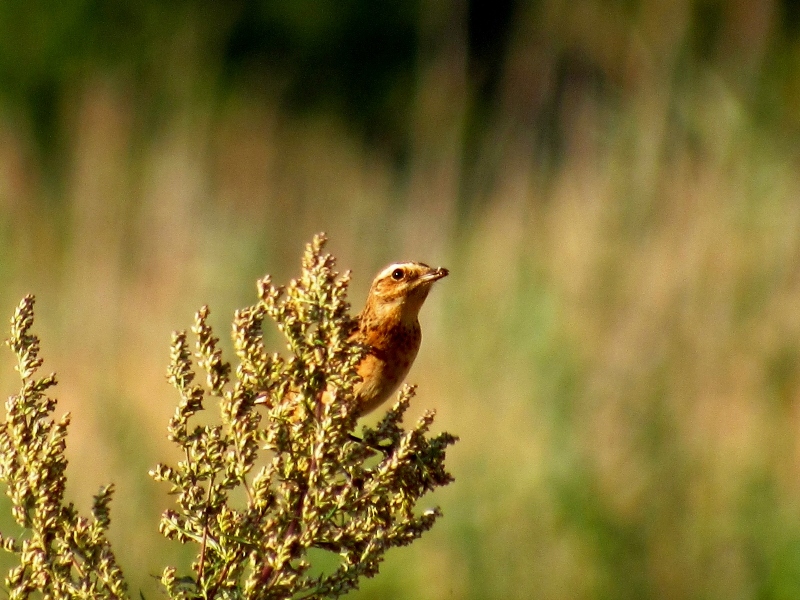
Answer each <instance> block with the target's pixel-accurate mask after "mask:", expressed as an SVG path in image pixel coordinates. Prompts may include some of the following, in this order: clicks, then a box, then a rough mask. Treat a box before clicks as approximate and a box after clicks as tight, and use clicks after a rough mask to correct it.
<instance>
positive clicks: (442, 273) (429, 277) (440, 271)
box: [419, 267, 450, 283]
mask: <svg viewBox="0 0 800 600" xmlns="http://www.w3.org/2000/svg"><path fill="white" fill-rule="evenodd" d="M449 274H450V271H448V270H447V269H445V268H444V267H437V268H435V269H431V270H430V271H429V272H428V273H425V275H423V276H422V277H420V278H419V280H420V282H426V283H427V282H434V281H437V280H439V279H441V278H442V277H447V276H448V275H449Z"/></svg>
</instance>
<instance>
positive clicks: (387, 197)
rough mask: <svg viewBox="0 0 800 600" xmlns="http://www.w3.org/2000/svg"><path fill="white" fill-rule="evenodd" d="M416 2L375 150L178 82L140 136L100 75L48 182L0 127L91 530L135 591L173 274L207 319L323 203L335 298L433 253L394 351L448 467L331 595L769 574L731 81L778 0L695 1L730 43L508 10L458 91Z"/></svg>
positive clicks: (269, 267) (750, 61)
mask: <svg viewBox="0 0 800 600" xmlns="http://www.w3.org/2000/svg"><path fill="white" fill-rule="evenodd" d="M447 6H448V7H449V8H448V9H447V10H450V11H452V12H451V13H448V12H447V10H445V11H444V15H442V14H438V15H436V17H437V18H433V17H432V18H431V19H430V22H426V23H425V24H423V25H422V26H421V31H422V33H421V35H422V36H423V39H427V40H428V41H429V42H430V43H428V44H426V45H425V47H426V48H428V50H427V51H426V52H425V53H423V54H422V55H421V56H420V68H419V74H418V79H417V82H416V84H417V86H418V88H417V92H416V94H417V97H416V98H417V99H416V110H415V112H414V120H413V123H412V124H411V129H412V132H413V135H412V138H413V143H412V154H411V160H410V162H409V165H410V166H409V168H408V170H407V171H404V172H402V173H400V174H398V172H397V171H396V170H395V167H394V165H393V164H392V161H391V160H390V159H389V158H388V157H384V156H381V155H380V154H378V153H376V152H374V151H373V150H372V149H370V148H367V147H365V146H363V145H362V144H361V143H359V142H358V141H355V140H354V139H353V138H352V137H351V136H350V135H349V134H348V132H347V130H346V128H345V127H344V126H342V125H341V124H340V123H339V122H338V121H337V120H336V119H335V118H331V117H326V116H315V117H309V118H306V119H298V118H294V117H290V116H287V115H286V114H285V113H283V112H282V111H281V110H280V109H279V108H278V104H277V102H271V101H269V100H264V99H263V98H262V99H258V98H254V97H251V96H247V95H245V94H241V95H235V94H234V95H232V96H230V97H229V98H228V99H227V100H226V102H225V103H223V104H222V105H218V104H215V103H213V102H211V101H209V100H208V99H207V98H203V97H202V95H200V97H195V96H192V94H191V93H189V92H188V91H187V90H183V92H181V91H178V92H176V94H177V95H178V96H179V97H180V98H181V99H182V100H181V102H179V103H178V104H177V109H175V110H174V112H173V113H172V114H171V116H170V117H169V118H168V119H166V121H165V123H164V126H163V128H161V129H160V130H159V131H158V132H157V133H156V134H154V135H153V136H152V137H149V138H146V139H145V138H144V137H143V136H142V135H141V134H140V133H138V132H137V130H136V128H137V104H136V99H135V96H132V95H131V94H130V90H129V89H128V88H127V87H126V84H125V82H124V80H120V79H118V78H115V77H111V76H105V75H103V74H102V73H98V74H96V76H94V77H91V78H89V79H87V80H86V81H84V82H82V83H81V84H80V85H78V86H76V89H75V90H74V97H73V98H72V101H71V102H69V106H68V109H67V113H66V114H65V115H64V119H66V120H67V122H68V123H69V132H70V134H69V136H68V142H67V147H66V152H65V155H64V157H63V161H64V173H65V176H64V180H65V186H64V190H63V198H62V197H59V198H55V199H54V198H52V197H51V196H50V194H51V192H50V188H49V187H48V186H47V185H46V183H45V181H44V178H43V176H42V173H41V169H40V168H39V167H38V166H37V161H36V157H35V152H34V151H33V150H32V148H31V144H32V142H31V141H30V140H29V139H28V137H27V134H26V132H25V130H24V128H22V127H21V126H19V124H16V123H14V122H13V121H0V231H2V237H0V300H2V306H4V307H6V308H5V309H4V312H5V314H10V312H11V307H12V306H14V304H15V303H16V302H17V300H18V299H19V298H20V297H21V296H22V295H23V293H26V292H34V293H36V294H37V296H38V297H39V299H40V301H39V313H40V317H39V323H40V328H41V332H42V339H43V344H44V347H45V349H46V350H47V354H48V356H58V357H59V358H57V359H56V360H54V361H53V364H52V365H51V368H53V369H55V370H57V371H58V372H59V374H60V379H61V381H62V382H63V383H62V386H61V394H62V398H61V400H62V402H63V405H64V407H65V408H66V409H68V410H70V411H71V412H72V413H73V432H72V433H73V435H72V436H71V437H70V445H69V449H68V451H69V453H70V457H71V460H72V464H71V466H70V480H71V483H72V485H74V486H76V488H80V491H78V489H76V490H75V496H76V497H79V498H83V497H88V494H87V493H86V490H90V491H91V490H94V489H96V487H97V485H98V484H99V482H104V481H115V483H116V485H117V488H118V489H119V495H118V501H117V503H116V505H115V526H114V528H112V531H111V537H112V541H114V542H115V544H116V547H117V550H118V552H119V558H120V561H121V563H122V565H123V567H124V568H125V570H126V572H127V573H129V574H131V575H133V574H135V573H137V572H138V573H141V577H142V579H141V581H140V582H138V583H139V585H141V586H143V587H144V589H145V590H148V589H152V586H153V584H152V583H151V582H149V581H148V580H147V577H146V574H147V573H153V572H155V570H156V566H155V565H157V564H162V563H164V562H165V560H166V561H170V560H172V557H167V558H166V559H163V558H162V557H163V556H166V553H168V552H170V551H171V550H170V549H169V548H167V547H166V546H164V545H163V544H162V543H161V541H160V540H159V536H158V534H157V532H156V529H155V524H156V522H157V515H158V514H159V512H160V511H161V510H162V509H163V507H164V506H165V504H166V500H165V499H164V498H162V497H160V496H159V495H158V493H157V492H158V490H156V489H155V486H152V484H151V483H150V482H149V481H148V480H147V477H146V468H147V467H146V466H147V465H148V464H151V463H152V462H153V461H154V460H156V458H157V457H160V456H163V455H164V454H165V453H166V454H168V452H169V449H168V447H167V445H166V443H165V442H166V438H165V435H164V433H163V432H164V426H165V423H166V422H167V420H168V418H169V415H170V414H171V412H172V401H171V400H170V394H169V390H168V388H167V386H166V384H165V382H164V376H163V374H164V371H165V368H166V363H167V351H168V336H169V332H170V331H171V330H173V329H176V328H179V327H180V326H181V324H182V323H185V322H186V321H187V319H188V318H189V316H190V315H191V314H192V312H193V311H194V310H195V309H196V307H197V306H199V305H200V304H202V303H204V302H208V303H210V304H211V305H212V306H213V307H214V314H215V315H217V318H219V319H220V322H227V319H228V316H226V315H230V314H231V313H232V310H233V309H234V307H236V306H241V305H243V304H247V303H249V302H250V301H251V299H252V295H253V294H252V292H253V290H252V289H251V288H250V286H251V282H252V281H254V279H255V278H256V277H257V276H259V275H262V274H263V273H264V272H267V271H270V272H272V273H273V274H274V275H275V276H276V280H278V281H281V280H282V278H283V277H284V276H286V275H288V274H289V273H291V272H293V271H294V270H295V265H294V257H295V256H296V255H297V253H298V250H299V248H301V246H302V243H303V240H305V239H307V238H308V237H309V236H310V235H311V233H313V232H314V231H317V230H325V231H327V232H328V233H329V236H330V239H331V249H332V251H333V252H334V254H336V255H337V256H339V259H340V264H341V266H342V267H343V268H352V269H353V270H354V272H355V285H354V294H355V295H354V296H353V298H352V301H353V304H354V308H355V309H356V310H357V309H358V308H360V302H361V292H364V293H365V292H366V288H367V285H368V282H369V279H370V277H371V275H372V274H373V273H374V272H375V271H376V270H377V269H378V268H379V267H380V266H381V265H383V264H384V263H386V262H389V261H391V260H395V259H397V258H415V259H422V260H427V261H430V262H432V263H436V264H439V263H442V264H447V265H448V266H449V267H451V268H452V273H453V276H452V277H451V278H450V279H449V280H448V283H447V286H446V287H447V289H443V290H442V293H441V294H438V295H437V297H436V298H431V301H430V303H429V304H430V306H427V307H426V310H425V314H423V319H425V320H426V321H427V322H426V327H425V329H426V332H430V333H429V334H428V336H427V338H426V342H425V344H423V349H422V353H421V355H420V359H419V360H418V361H417V366H416V367H415V370H414V371H413V373H412V377H411V379H412V380H413V381H414V382H418V383H420V384H421V387H420V393H419V395H418V398H416V400H415V402H416V410H418V411H421V410H422V409H423V408H427V407H430V406H436V407H437V408H438V409H439V410H440V422H441V426H442V427H443V428H444V429H457V430H458V431H459V432H461V433H462V440H463V441H462V443H461V444H460V445H459V447H457V448H456V449H455V450H454V451H453V461H454V462H453V463H452V464H453V466H454V468H453V471H454V473H455V475H456V478H457V483H456V485H454V486H451V488H450V489H448V490H445V491H444V492H442V493H441V494H440V495H439V496H438V497H437V502H440V503H441V504H442V506H443V510H444V514H445V518H444V519H443V520H442V526H441V527H440V528H439V529H438V530H435V531H434V532H433V533H432V534H431V536H430V537H429V539H427V540H422V541H421V542H420V544H419V545H417V546H416V547H415V548H413V549H409V550H403V551H398V552H397V555H396V556H395V555H390V556H389V561H388V563H387V565H386V570H385V573H384V574H383V575H382V576H381V577H380V578H378V579H377V580H376V581H374V582H370V585H368V586H367V587H365V588H364V590H362V592H361V595H360V596H359V597H364V598H367V597H373V596H374V597H386V596H387V594H388V595H391V597H395V598H401V597H408V598H444V597H447V598H476V599H477V598H528V597H537V598H564V599H567V598H570V599H572V598H581V597H586V598H590V597H591V598H647V597H665V598H733V597H753V596H760V597H778V596H779V597H786V596H789V595H792V596H796V595H797V594H798V593H800V550H798V549H799V548H800V487H799V485H798V482H800V478H798V468H800V443H799V442H800V436H798V432H797V428H798V419H800V410H799V408H800V403H798V389H799V387H798V385H799V383H800V380H798V376H797V372H798V365H800V343H799V342H798V341H799V340H800V311H798V310H797V306H798V300H800V277H799V276H798V270H797V264H798V257H800V236H798V233H797V232H798V231H800V204H798V202H797V198H798V197H799V196H800V189H798V187H799V183H798V179H797V175H796V174H797V165H798V147H797V143H796V140H794V139H792V138H791V137H789V136H788V135H786V132H785V131H783V130H782V129H781V128H780V127H779V125H776V124H775V123H771V122H769V121H768V122H767V123H766V124H765V123H764V122H762V121H760V120H759V118H758V114H756V111H755V109H754V107H753V103H751V102H749V99H750V98H751V97H752V96H753V95H757V94H758V93H766V92H759V90H760V89H761V88H759V86H760V85H767V84H769V81H767V83H766V84H764V83H762V81H763V80H764V79H767V80H768V78H769V76H770V75H771V73H772V70H771V69H772V67H771V64H769V63H768V62H767V59H768V52H769V46H770V42H771V38H770V36H771V35H773V33H772V32H773V30H774V28H775V25H774V21H775V19H777V16H776V14H777V13H776V12H775V11H777V8H775V5H774V4H770V3H754V4H748V5H744V4H735V5H734V4H733V3H730V4H725V5H724V7H723V8H724V10H725V11H727V12H725V14H724V15H723V17H724V18H722V19H720V21H721V22H722V23H723V25H722V26H723V27H725V28H727V29H728V30H729V31H728V34H726V35H725V36H722V39H725V40H730V44H729V45H728V46H725V45H723V46H722V47H720V48H718V49H717V52H716V54H714V55H713V56H711V57H710V58H709V59H708V61H707V62H700V61H696V62H691V61H688V59H687V58H686V54H687V51H686V48H687V46H688V45H690V44H691V43H692V42H691V40H692V36H693V35H696V31H697V28H698V27H700V26H701V25H702V23H701V22H700V21H701V19H700V17H698V16H697V15H696V14H695V13H694V12H693V11H694V10H695V9H696V5H695V4H694V3H691V2H684V3H677V4H676V3H667V2H650V3H643V4H642V5H641V7H640V11H639V12H638V13H637V14H636V16H635V18H631V17H630V16H629V15H628V14H627V13H625V12H624V11H623V8H622V6H621V5H620V6H616V5H614V6H611V7H609V6H607V5H606V3H601V2H583V3H578V4H574V5H573V4H565V3H562V2H555V1H549V2H544V3H538V4H536V5H530V6H527V5H523V6H522V8H520V11H519V15H518V19H517V22H516V23H515V27H516V33H515V35H514V37H513V40H512V44H511V46H510V49H509V51H508V54H507V56H506V59H505V62H504V71H503V73H502V76H501V78H500V82H499V84H498V90H499V91H498V101H497V104H496V106H494V107H493V110H492V111H491V112H490V114H488V115H487V116H486V117H485V118H484V117H483V116H481V115H480V114H479V112H478V109H477V99H476V97H475V95H474V91H473V90H472V87H471V79H470V76H471V75H470V73H469V72H468V65H467V64H466V59H465V48H464V44H465V40H464V37H463V31H462V29H461V28H460V27H461V25H463V15H461V14H460V13H459V5H458V3H453V4H449V5H447ZM769 7H773V8H772V10H773V12H772V13H770V12H769ZM764 11H766V12H764ZM770 19H772V21H770ZM765 22H766V24H765ZM770 23H772V25H770ZM426 28H427V29H426ZM787 52H788V50H787ZM734 58H736V59H737V60H734ZM165 68H168V69H169V68H172V69H176V68H179V66H176V65H172V66H170V63H169V61H167V66H166V67H165ZM181 82H182V83H181ZM192 83H193V82H192V81H191V75H190V76H189V78H188V80H187V79H184V80H180V81H178V83H175V84H174V85H176V86H180V85H185V86H187V87H191V85H192ZM798 89H800V88H798ZM184 92H185V93H184ZM781 101H782V102H788V103H791V98H788V99H784V100H781ZM795 102H796V98H795ZM476 120H478V121H480V123H479V126H477V127H476V129H477V131H478V134H477V137H476V138H475V139H476V140H477V141H476V142H474V144H473V145H471V146H465V142H464V139H465V135H464V131H465V128H466V127H467V125H468V124H470V123H473V122H474V121H476ZM793 125H794V126H796V123H794V124H793ZM54 346H55V347H54ZM276 349H278V348H276ZM0 364H4V365H5V366H4V367H3V368H2V369H0V383H2V389H4V390H11V389H13V387H12V383H11V381H12V380H13V372H12V369H11V360H10V357H9V356H6V357H5V358H4V359H3V360H2V361H0ZM8 393H10V392H8ZM126 499H127V500H126ZM126 549H129V550H126ZM153 556H158V559H157V560H150V557H153ZM131 583H132V589H134V590H135V589H136V588H137V582H135V581H133V580H132V581H131ZM148 586H150V587H148Z"/></svg>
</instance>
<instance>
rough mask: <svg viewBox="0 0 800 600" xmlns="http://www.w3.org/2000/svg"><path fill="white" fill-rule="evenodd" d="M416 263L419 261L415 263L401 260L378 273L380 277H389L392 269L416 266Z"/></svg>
mask: <svg viewBox="0 0 800 600" xmlns="http://www.w3.org/2000/svg"><path fill="white" fill-rule="evenodd" d="M416 265H417V263H414V262H399V263H394V264H392V265H389V266H388V267H386V268H385V269H384V270H383V271H381V272H380V273H379V274H378V279H383V278H384V277H388V276H389V274H390V273H391V272H392V271H394V270H395V269H399V268H406V269H407V268H409V267H414V266H416Z"/></svg>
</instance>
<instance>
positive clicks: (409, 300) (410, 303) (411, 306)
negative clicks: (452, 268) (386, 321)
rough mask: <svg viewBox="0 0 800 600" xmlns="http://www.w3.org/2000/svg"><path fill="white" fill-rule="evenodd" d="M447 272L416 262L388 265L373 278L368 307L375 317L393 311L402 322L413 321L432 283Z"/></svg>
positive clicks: (387, 314)
mask: <svg viewBox="0 0 800 600" xmlns="http://www.w3.org/2000/svg"><path fill="white" fill-rule="evenodd" d="M448 274H449V271H448V270H447V269H445V268H444V267H429V266H428V265H426V264H424V263H418V262H400V263H394V264H392V265H389V266H388V267H386V268H385V269H383V271H381V272H380V273H378V276H377V277H375V280H374V281H373V282H372V286H371V287H370V290H369V298H367V307H368V308H370V309H371V310H373V311H374V312H375V314H376V316H378V317H386V316H389V315H390V314H395V315H396V316H397V317H399V318H400V319H401V320H402V321H404V322H413V321H415V320H416V319H417V315H418V314H419V309H420V308H422V303H423V302H425V298H427V296H428V292H429V291H430V289H431V286H432V285H433V283H434V282H435V281H438V280H439V279H441V278H442V277H447V275H448Z"/></svg>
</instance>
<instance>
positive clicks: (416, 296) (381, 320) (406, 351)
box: [350, 262, 449, 416]
mask: <svg viewBox="0 0 800 600" xmlns="http://www.w3.org/2000/svg"><path fill="white" fill-rule="evenodd" d="M448 273H449V272H448V270H447V269H445V268H443V267H438V268H433V267H429V266H428V265H426V264H423V263H418V262H402V263H395V264H393V265H389V266H388V267H386V268H385V269H384V270H383V271H381V272H380V273H378V276H377V277H376V278H375V280H374V281H373V282H372V286H371V287H370V289H369V296H367V303H366V305H365V306H364V309H363V310H362V311H361V312H360V313H359V315H358V316H357V317H356V322H357V327H358V329H357V330H356V331H354V332H353V334H352V336H351V338H350V339H352V340H355V341H358V342H360V343H362V344H364V345H366V346H368V347H369V351H368V353H367V355H366V356H365V357H364V359H363V360H362V361H361V363H360V364H359V365H358V374H359V375H360V376H361V378H362V379H363V381H362V382H361V383H360V384H359V385H358V386H357V387H356V402H357V403H358V408H357V414H358V416H363V415H365V414H367V413H369V412H371V411H373V410H375V409H376V408H378V407H379V406H380V405H381V404H383V403H384V402H385V401H386V400H387V399H388V398H389V397H390V396H391V395H392V394H393V393H394V391H395V390H397V388H398V387H399V386H400V384H401V383H402V382H403V380H404V379H405V377H406V375H408V371H409V370H410V369H411V365H412V364H413V363H414V359H415V358H416V357H417V352H419V346H420V342H422V330H421V329H420V326H419V320H418V318H417V317H418V315H419V310H420V308H422V304H423V302H425V298H427V297H428V292H430V290H431V286H433V283H434V282H435V281H438V280H439V279H441V278H442V277H447V275H448Z"/></svg>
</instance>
